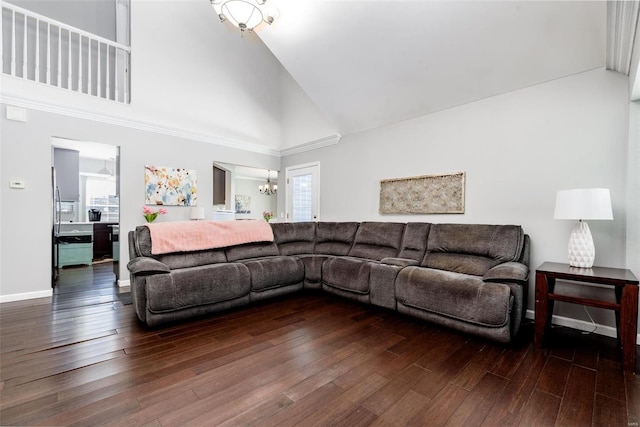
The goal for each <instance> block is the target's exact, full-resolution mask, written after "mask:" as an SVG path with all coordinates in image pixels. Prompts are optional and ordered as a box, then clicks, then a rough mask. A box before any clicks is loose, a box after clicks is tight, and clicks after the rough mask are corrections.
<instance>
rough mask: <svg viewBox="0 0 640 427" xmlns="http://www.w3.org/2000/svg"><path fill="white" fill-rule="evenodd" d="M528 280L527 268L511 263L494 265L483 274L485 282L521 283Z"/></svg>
mask: <svg viewBox="0 0 640 427" xmlns="http://www.w3.org/2000/svg"><path fill="white" fill-rule="evenodd" d="M528 278H529V267H527V266H526V265H524V264H521V263H519V262H515V261H511V262H505V263H503V264H499V265H496V266H495V267H493V268H492V269H490V270H489V271H487V272H486V273H485V275H484V276H483V277H482V280H484V281H485V282H509V283H522V282H526V281H527V279H528Z"/></svg>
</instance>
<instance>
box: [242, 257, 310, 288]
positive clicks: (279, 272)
mask: <svg viewBox="0 0 640 427" xmlns="http://www.w3.org/2000/svg"><path fill="white" fill-rule="evenodd" d="M243 264H244V265H245V266H247V268H248V269H249V274H250V276H251V290H252V291H254V292H255V291H264V290H267V289H273V288H278V287H281V286H287V285H292V284H296V283H302V282H303V281H304V264H303V263H302V261H301V260H300V259H298V258H295V257H290V256H274V257H268V258H260V259H255V260H250V261H243Z"/></svg>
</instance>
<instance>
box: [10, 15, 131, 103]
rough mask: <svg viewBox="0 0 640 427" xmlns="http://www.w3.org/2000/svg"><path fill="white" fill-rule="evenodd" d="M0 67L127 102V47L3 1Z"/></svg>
mask: <svg viewBox="0 0 640 427" xmlns="http://www.w3.org/2000/svg"><path fill="white" fill-rule="evenodd" d="M0 50H1V51H2V73H4V74H8V75H11V76H13V77H18V78H22V79H26V80H31V81H34V82H39V83H44V84H47V85H51V86H56V87H59V88H62V89H68V90H71V91H74V92H79V93H84V94H88V95H92V96H97V97H99V98H103V99H109V100H112V101H116V102H121V103H125V104H128V103H129V102H130V96H129V95H130V87H129V85H130V78H129V63H130V61H131V48H130V47H129V46H125V45H123V44H120V43H116V42H114V41H111V40H108V39H106V38H104V37H101V36H98V35H96V34H92V33H89V32H87V31H84V30H81V29H79V28H75V27H72V26H70V25H67V24H63V23H62V22H58V21H56V20H55V19H51V18H47V17H46V16H43V15H40V14H37V13H34V12H31V11H29V10H26V9H23V8H21V7H18V6H15V5H12V4H10V3H6V2H2V29H1V30H0Z"/></svg>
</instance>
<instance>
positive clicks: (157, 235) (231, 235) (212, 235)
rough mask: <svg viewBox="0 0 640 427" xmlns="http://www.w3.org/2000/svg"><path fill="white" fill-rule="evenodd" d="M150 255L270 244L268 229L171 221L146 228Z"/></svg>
mask: <svg viewBox="0 0 640 427" xmlns="http://www.w3.org/2000/svg"><path fill="white" fill-rule="evenodd" d="M146 225H147V227H149V233H150V234H151V253H152V254H154V255H159V254H166V253H170V252H188V251H200V250H205V249H215V248H224V247H226V246H233V245H240V244H242V243H254V242H273V231H272V230H271V226H270V225H269V224H268V223H267V222H266V221H263V220H261V219H257V220H245V221H175V222H159V223H155V224H153V223H151V224H146Z"/></svg>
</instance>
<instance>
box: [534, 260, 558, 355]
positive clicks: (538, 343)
mask: <svg viewBox="0 0 640 427" xmlns="http://www.w3.org/2000/svg"><path fill="white" fill-rule="evenodd" d="M554 281H555V279H547V276H546V275H545V274H542V273H536V293H535V298H536V312H535V328H534V338H533V343H534V345H535V347H536V348H542V346H543V345H544V334H545V332H546V330H547V328H548V326H549V324H550V323H551V322H550V319H551V313H552V312H553V305H552V304H553V302H552V301H549V285H550V283H549V282H552V283H551V287H553V282H554Z"/></svg>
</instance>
